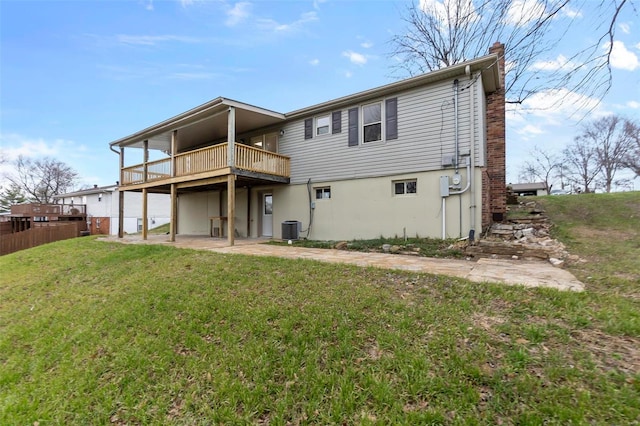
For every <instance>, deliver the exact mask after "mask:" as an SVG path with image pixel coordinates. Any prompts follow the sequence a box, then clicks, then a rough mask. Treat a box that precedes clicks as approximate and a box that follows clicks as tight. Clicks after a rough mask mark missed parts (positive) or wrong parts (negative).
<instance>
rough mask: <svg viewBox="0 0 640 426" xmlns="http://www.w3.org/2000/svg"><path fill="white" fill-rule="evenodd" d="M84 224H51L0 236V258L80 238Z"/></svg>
mask: <svg viewBox="0 0 640 426" xmlns="http://www.w3.org/2000/svg"><path fill="white" fill-rule="evenodd" d="M85 226H86V224H85V223H84V222H82V221H74V222H66V223H60V222H58V223H51V222H49V223H48V224H47V225H43V226H36V227H34V228H31V229H27V230H26V231H22V232H15V233H13V234H3V235H0V256H1V255H5V254H9V253H13V252H15V251H18V250H24V249H28V248H31V247H36V246H39V245H42V244H47V243H52V242H54V241H61V240H67V239H69V238H75V237H79V236H80V231H81V230H83V229H84V227H85Z"/></svg>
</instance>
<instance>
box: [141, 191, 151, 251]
mask: <svg viewBox="0 0 640 426" xmlns="http://www.w3.org/2000/svg"><path fill="white" fill-rule="evenodd" d="M147 198H148V192H147V188H144V189H143V190H142V239H143V240H145V241H146V239H147V235H148V234H149V220H148V219H147V214H148V211H147V205H148V203H147Z"/></svg>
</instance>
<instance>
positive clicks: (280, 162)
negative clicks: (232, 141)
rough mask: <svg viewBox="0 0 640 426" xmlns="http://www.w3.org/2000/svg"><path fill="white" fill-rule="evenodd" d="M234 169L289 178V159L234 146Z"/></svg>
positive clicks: (251, 148) (252, 148) (249, 147)
mask: <svg viewBox="0 0 640 426" xmlns="http://www.w3.org/2000/svg"><path fill="white" fill-rule="evenodd" d="M235 148H236V149H235V157H236V158H235V160H236V167H237V168H239V169H244V170H249V171H252V172H258V173H267V174H270V175H276V176H284V177H288V176H289V157H285V156H283V155H280V154H276V153H274V152H269V151H264V150H262V149H258V148H254V147H252V146H247V145H235Z"/></svg>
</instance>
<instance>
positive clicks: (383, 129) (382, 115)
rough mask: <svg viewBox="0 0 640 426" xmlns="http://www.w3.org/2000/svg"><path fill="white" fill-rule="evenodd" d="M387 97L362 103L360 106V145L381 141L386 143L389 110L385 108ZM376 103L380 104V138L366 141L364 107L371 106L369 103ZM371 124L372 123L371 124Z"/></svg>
mask: <svg viewBox="0 0 640 426" xmlns="http://www.w3.org/2000/svg"><path fill="white" fill-rule="evenodd" d="M385 99H386V98H385ZM385 99H380V100H379V101H375V102H369V103H366V104H362V105H360V108H359V110H360V111H359V115H360V120H359V122H360V123H359V128H358V132H359V135H358V136H359V139H360V141H359V142H360V145H374V144H379V143H384V142H386V138H385V134H386V133H385V132H386V126H387V124H386V121H387V120H386V116H387V111H386V110H385ZM375 104H379V105H380V140H378V141H370V142H365V141H364V126H365V124H364V108H365V107H367V106H369V105H375ZM369 125H370V124H369Z"/></svg>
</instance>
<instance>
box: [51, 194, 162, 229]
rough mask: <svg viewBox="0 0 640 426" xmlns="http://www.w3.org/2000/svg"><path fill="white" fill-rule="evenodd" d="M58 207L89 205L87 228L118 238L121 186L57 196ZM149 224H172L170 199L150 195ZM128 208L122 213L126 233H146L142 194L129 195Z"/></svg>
mask: <svg viewBox="0 0 640 426" xmlns="http://www.w3.org/2000/svg"><path fill="white" fill-rule="evenodd" d="M54 199H55V200H56V202H57V203H58V204H64V205H74V204H75V205H84V206H86V213H87V225H88V228H89V230H90V231H91V235H96V234H103V235H116V234H118V228H119V224H120V212H119V197H118V187H117V186H116V185H111V186H102V187H99V186H97V185H94V186H93V188H90V189H84V190H81V191H75V192H69V193H67V194H61V195H56V196H54ZM147 205H148V207H147V209H148V210H147V214H146V222H147V227H148V229H150V228H155V227H157V226H160V225H164V224H165V223H169V221H170V216H169V196H168V195H167V194H149V197H148V200H147ZM124 206H125V209H124V211H123V212H122V224H123V232H125V233H128V234H132V233H136V232H140V231H142V228H143V221H144V220H145V219H144V216H145V215H144V214H143V211H142V197H141V194H140V193H136V192H127V193H126V194H125V202H124Z"/></svg>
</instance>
